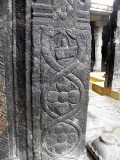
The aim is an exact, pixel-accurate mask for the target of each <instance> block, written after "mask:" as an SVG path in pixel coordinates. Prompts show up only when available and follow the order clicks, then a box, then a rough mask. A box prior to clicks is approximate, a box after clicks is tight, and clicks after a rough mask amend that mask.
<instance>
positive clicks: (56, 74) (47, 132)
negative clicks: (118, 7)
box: [33, 0, 90, 159]
mask: <svg viewBox="0 0 120 160" xmlns="http://www.w3.org/2000/svg"><path fill="white" fill-rule="evenodd" d="M40 2H42V1H39V3H38V4H36V3H35V4H34V5H33V46H34V47H33V58H34V66H33V67H34V70H33V71H34V72H33V75H34V76H33V77H36V78H34V79H33V81H34V84H33V94H34V96H35V95H37V96H38V97H39V93H40V101H39V100H37V101H38V103H39V105H38V103H37V106H38V107H40V112H41V114H40V116H41V117H40V119H39V120H40V127H41V128H40V135H39V136H40V137H41V138H40V142H41V149H40V151H39V152H40V153H41V156H42V158H43V159H45V158H46V157H48V158H50V159H61V158H63V159H70V157H73V159H75V158H77V157H80V156H83V154H82V155H80V154H81V152H83V153H84V147H83V146H84V145H85V142H84V138H83V137H84V135H83V133H84V132H85V127H84V128H82V126H83V123H85V119H86V113H85V108H87V99H86V98H85V97H87V85H86V82H85V83H84V82H83V81H84V79H83V78H82V77H84V75H82V76H81V77H80V72H81V73H82V72H84V69H85V68H86V70H89V65H88V62H87V60H88V57H89V56H88V55H87V56H86V57H87V58H86V60H85V61H84V63H83V62H82V60H83V57H84V56H85V55H84V54H88V52H86V51H88V49H89V44H88V43H89V42H90V41H89V40H88V37H89V35H90V34H89V33H90V32H89V29H88V28H89V23H88V17H89V16H87V17H86V18H85V17H83V15H82V16H81V17H80V15H81V14H80V8H78V6H77V4H79V5H81V4H80V3H82V5H83V6H85V5H86V3H85V2H79V1H74V0H61V1H58V0H54V1H53V2H52V3H51V4H47V3H44V4H43V3H40ZM77 13H78V14H77ZM85 13H86V15H89V12H88V11H85ZM83 19H86V21H85V23H87V25H86V27H85V28H84V26H79V25H78V23H79V22H81V21H82V20H83ZM78 21H79V22H78ZM80 27H81V28H82V29H83V28H84V29H83V31H81V29H80ZM85 30H86V31H85ZM88 41H89V42H88ZM87 44H88V46H86V45H87ZM86 47H87V48H86ZM36 62H37V63H36ZM86 62H87V64H86V65H85V63H86ZM81 66H82V67H81ZM88 73H89V72H88V71H87V76H88ZM87 83H88V82H87ZM39 85H40V90H39V91H38V87H37V88H36V87H35V86H39ZM34 106H35V107H36V108H37V106H36V105H35V104H34ZM84 107H85V108H84ZM82 112H83V113H82ZM77 113H79V114H80V115H79V116H78V115H77ZM81 114H83V115H81ZM36 116H37V117H38V115H34V117H33V119H35V122H36ZM38 123H39V121H38ZM33 125H35V126H36V123H34V124H33ZM38 146H39V144H38ZM80 148H82V149H81V151H79V152H78V150H79V149H80ZM36 154H38V153H36ZM64 157H66V158H64Z"/></svg>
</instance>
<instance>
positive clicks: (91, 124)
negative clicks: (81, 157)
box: [86, 91, 120, 160]
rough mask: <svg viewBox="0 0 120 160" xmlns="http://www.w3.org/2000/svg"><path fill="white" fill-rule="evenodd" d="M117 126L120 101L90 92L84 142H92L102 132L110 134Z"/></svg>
mask: <svg viewBox="0 0 120 160" xmlns="http://www.w3.org/2000/svg"><path fill="white" fill-rule="evenodd" d="M119 126H120V101H118V100H115V99H113V98H110V97H107V96H101V95H99V94H97V93H95V92H93V91H90V93H89V107H88V118H87V135H86V141H87V142H88V141H89V140H93V139H95V138H97V137H99V136H100V135H101V134H102V133H104V132H112V131H113V130H114V129H115V128H117V127H119ZM89 159H90V160H91V158H89Z"/></svg>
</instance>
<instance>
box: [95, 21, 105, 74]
mask: <svg viewBox="0 0 120 160" xmlns="http://www.w3.org/2000/svg"><path fill="white" fill-rule="evenodd" d="M95 25H96V29H95V66H94V71H98V72H101V66H102V53H101V52H102V32H103V26H104V24H103V22H102V21H96V24H95Z"/></svg>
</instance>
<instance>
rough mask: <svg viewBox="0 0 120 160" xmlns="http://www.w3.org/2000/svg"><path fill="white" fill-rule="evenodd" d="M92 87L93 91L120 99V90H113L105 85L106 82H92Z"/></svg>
mask: <svg viewBox="0 0 120 160" xmlns="http://www.w3.org/2000/svg"><path fill="white" fill-rule="evenodd" d="M90 83H91V82H90ZM91 89H92V90H93V91H95V92H97V93H99V94H100V95H106V96H109V97H112V98H114V99H116V100H120V91H117V90H111V89H109V88H106V87H104V82H93V83H91Z"/></svg>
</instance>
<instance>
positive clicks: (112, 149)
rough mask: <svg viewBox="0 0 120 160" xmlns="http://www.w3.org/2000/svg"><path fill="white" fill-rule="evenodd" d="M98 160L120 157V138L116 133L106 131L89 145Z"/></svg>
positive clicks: (90, 150) (112, 159)
mask: <svg viewBox="0 0 120 160" xmlns="http://www.w3.org/2000/svg"><path fill="white" fill-rule="evenodd" d="M87 148H88V151H89V152H90V153H91V154H92V156H93V157H94V158H95V159H96V160H108V159H109V160H115V159H120V140H119V138H118V137H117V136H116V135H115V134H114V133H104V134H102V135H101V136H100V137H98V138H97V139H95V140H94V141H92V142H89V143H88V145H87Z"/></svg>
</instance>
